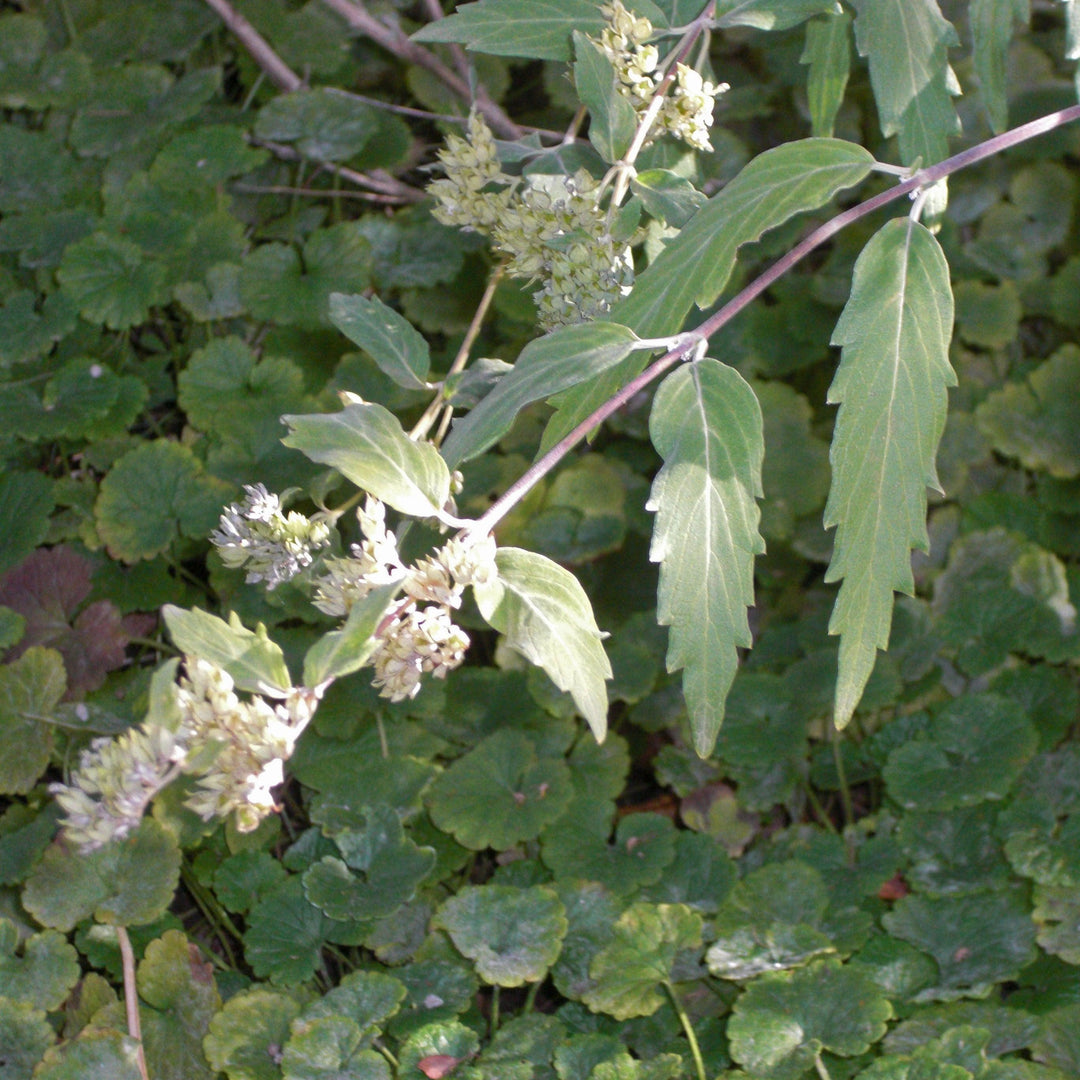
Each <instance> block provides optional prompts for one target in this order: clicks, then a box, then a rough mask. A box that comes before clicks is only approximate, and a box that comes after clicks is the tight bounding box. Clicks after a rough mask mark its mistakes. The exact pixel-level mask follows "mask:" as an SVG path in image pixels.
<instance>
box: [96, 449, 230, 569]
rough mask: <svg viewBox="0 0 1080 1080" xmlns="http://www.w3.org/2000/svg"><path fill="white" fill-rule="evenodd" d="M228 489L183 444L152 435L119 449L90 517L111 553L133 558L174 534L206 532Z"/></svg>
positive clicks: (156, 549)
mask: <svg viewBox="0 0 1080 1080" xmlns="http://www.w3.org/2000/svg"><path fill="white" fill-rule="evenodd" d="M232 491H233V487H232V485H231V484H227V483H225V482H224V481H222V480H218V479H216V478H215V477H212V476H209V475H208V474H207V473H206V472H205V470H204V469H203V466H202V464H201V463H200V462H199V460H198V458H196V457H195V455H194V454H193V453H192V451H191V450H190V449H189V448H188V447H186V446H181V445H180V444H179V443H175V442H171V441H169V440H167V439H155V440H153V441H151V442H143V443H140V444H139V445H138V446H136V447H135V449H133V450H132V451H130V452H129V453H127V454H125V455H124V456H123V457H122V458H120V459H119V461H117V462H116V464H115V465H114V466H113V468H112V470H111V471H110V472H109V475H108V476H106V477H105V479H104V480H102V482H101V488H100V490H99V493H98V499H97V502H96V503H95V504H94V520H95V522H96V524H97V529H98V532H99V534H100V536H101V538H102V539H103V540H104V541H105V544H106V546H107V547H108V549H109V553H110V554H111V555H112V556H113V557H114V558H116V559H120V560H122V561H124V562H128V563H133V562H138V561H139V560H140V559H152V558H154V556H156V555H160V554H161V553H162V552H164V551H167V550H168V549H169V547H170V546H171V545H172V543H173V542H174V541H175V540H177V539H178V538H180V537H203V536H206V535H207V534H208V533H209V532H210V530H211V528H213V526H214V525H215V524H216V522H217V518H218V515H219V514H220V512H221V507H222V504H223V503H224V502H226V501H227V500H228V497H229V495H230V494H231V492H232Z"/></svg>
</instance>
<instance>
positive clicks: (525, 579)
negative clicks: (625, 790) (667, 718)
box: [473, 548, 611, 739]
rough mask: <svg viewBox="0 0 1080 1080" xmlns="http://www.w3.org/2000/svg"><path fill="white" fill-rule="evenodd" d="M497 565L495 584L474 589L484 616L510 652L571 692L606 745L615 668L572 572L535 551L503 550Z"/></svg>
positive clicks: (590, 609)
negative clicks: (609, 692)
mask: <svg viewBox="0 0 1080 1080" xmlns="http://www.w3.org/2000/svg"><path fill="white" fill-rule="evenodd" d="M495 565H496V567H497V568H498V571H499V576H498V579H497V580H496V581H494V582H492V583H491V584H490V585H487V586H484V587H482V588H480V587H477V586H473V592H474V593H475V595H476V603H477V606H478V607H479V608H480V613H481V614H482V615H483V616H484V618H485V619H487V621H488V622H489V623H490V624H491V625H492V626H493V627H494V628H495V629H496V630H498V631H499V633H501V634H505V635H506V643H507V644H508V645H509V646H510V647H511V648H513V649H516V650H517V651H518V652H519V653H521V654H522V656H524V657H526V658H527V659H528V660H531V661H532V662H533V663H534V664H536V665H537V666H538V667H542V668H543V669H544V670H545V671H546V672H547V673H548V676H549V677H550V679H551V681H552V682H553V683H554V684H555V685H556V686H557V687H558V688H559V689H560V690H567V691H569V692H570V695H571V697H573V699H574V704H575V705H577V707H578V709H580V710H581V715H582V716H584V717H585V719H586V720H587V721H588V723H589V727H591V728H592V730H593V734H594V735H595V736H596V737H597V739H603V737H604V735H605V734H606V733H607V689H606V688H605V686H604V683H605V681H606V680H607V679H610V678H611V665H610V664H609V663H608V658H607V655H606V654H605V652H604V646H603V645H602V644H601V640H602V639H603V636H604V635H603V634H601V633H600V631H599V629H598V628H597V626H596V619H595V617H594V616H593V611H592V606H591V605H590V603H589V598H588V597H587V596H586V595H585V590H584V589H583V588H582V587H581V585H580V584H579V582H578V580H577V578H576V577H574V575H573V574H571V573H570V571H569V570H564V569H563V568H562V567H561V566H559V564H558V563H554V562H552V561H551V560H550V559H547V558H545V557H544V556H543V555H537V554H536V552H534V551H524V550H523V549H521V548H499V552H498V554H497V555H496V556H495Z"/></svg>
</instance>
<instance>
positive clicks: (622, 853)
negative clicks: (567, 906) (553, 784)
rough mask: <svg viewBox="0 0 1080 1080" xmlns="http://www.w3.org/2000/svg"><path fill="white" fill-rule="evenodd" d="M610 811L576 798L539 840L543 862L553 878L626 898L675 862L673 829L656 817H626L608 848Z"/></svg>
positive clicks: (596, 801)
mask: <svg viewBox="0 0 1080 1080" xmlns="http://www.w3.org/2000/svg"><path fill="white" fill-rule="evenodd" d="M612 814H613V807H612V805H611V804H610V803H606V802H603V801H602V800H599V799H593V798H587V797H585V798H583V797H581V796H579V797H578V798H576V799H575V800H574V802H573V803H571V804H570V807H569V809H568V810H567V812H566V813H565V814H564V815H563V816H562V817H561V818H560V819H559V820H558V821H556V822H555V824H554V825H550V826H548V828H547V829H545V830H544V833H543V835H542V837H541V845H542V847H541V853H542V857H543V860H544V862H545V863H546V864H547V865H548V866H550V867H551V869H552V870H553V871H554V873H555V877H556V880H558V879H568V880H569V879H577V878H581V879H585V880H589V881H598V882H600V884H602V885H604V886H606V887H607V888H609V889H610V890H611V891H612V892H613V893H617V894H619V895H626V894H628V893H632V892H633V891H634V890H635V889H637V888H639V887H640V886H642V885H652V884H654V883H655V882H657V881H659V880H660V878H661V877H663V874H664V870H665V869H666V868H667V867H668V866H670V865H671V863H672V861H673V860H674V858H675V836H676V832H675V826H674V825H673V824H672V822H671V820H670V819H669V818H666V817H664V816H662V815H661V814H643V813H638V814H627V815H626V816H625V817H623V818H622V819H621V820H620V821H619V824H618V827H617V828H616V830H615V836H614V839H613V840H612V841H611V842H610V843H609V842H608V837H609V835H610V833H611V818H612Z"/></svg>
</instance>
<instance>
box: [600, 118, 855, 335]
mask: <svg viewBox="0 0 1080 1080" xmlns="http://www.w3.org/2000/svg"><path fill="white" fill-rule="evenodd" d="M873 165H874V158H873V155H871V154H870V152H869V151H868V150H864V149H863V148H862V147H861V146H856V145H855V144H854V143H849V142H843V141H842V140H840V139H801V140H799V141H797V142H791V143H787V144H785V145H784V146H778V147H776V148H774V149H772V150H766V151H765V153H764V154H761V155H759V156H758V157H756V158H754V160H753V161H751V162H750V163H749V164H748V165H747V166H746V168H744V169H743V170H742V172H740V173H739V175H738V176H736V177H735V179H734V180H732V181H731V183H730V184H728V185H727V186H726V187H725V188H724V189H723V190H722V191H721V192H720V193H719V194H718V195H714V196H713V198H711V199H710V200H709V201H708V202H707V203H706V204H705V206H703V207H702V208H701V209H700V210H699V211H698V212H697V214H695V215H694V216H693V217H692V218H691V219H690V220H689V221H688V222H687V224H686V226H685V227H684V228H683V230H682V232H681V233H680V234H679V235H678V236H677V237H676V238H675V239H674V240H672V241H671V242H670V243H669V244H668V245H667V246H666V247H665V248H664V250H663V251H662V252H661V253H660V255H659V256H658V257H657V258H656V259H655V261H654V262H652V263H651V264H650V265H649V267H648V269H646V270H645V272H644V273H643V274H641V275H640V276H639V277H638V279H637V283H636V284H635V286H634V291H633V292H632V293H631V294H630V295H629V296H628V297H627V298H626V299H625V300H621V301H619V302H618V303H617V304H615V306H614V307H613V308H612V311H611V319H612V321H613V322H617V323H621V324H622V325H623V326H629V327H630V328H631V329H632V330H635V331H636V332H637V333H639V334H641V335H642V336H643V337H659V336H662V335H665V334H674V333H677V332H678V331H679V330H680V329H681V328H682V324H683V320H684V319H685V318H686V316H687V314H688V313H689V311H690V309H691V307H692V306H693V305H694V303H697V305H698V306H699V307H707V306H708V305H709V304H711V303H712V302H713V301H714V300H715V299H716V298H717V297H718V296H719V295H720V293H721V291H722V290H723V288H724V286H725V285H726V284H727V281H728V278H729V277H730V276H731V271H732V269H733V268H734V266H735V256H736V254H737V253H738V250H739V248H740V247H741V246H742V245H743V244H746V243H749V242H751V241H753V240H757V239H758V237H760V236H761V235H762V234H763V233H765V232H767V231H768V230H769V229H772V228H775V227H776V226H777V225H781V224H782V223H783V222H785V221H787V220H788V218H790V217H793V216H794V215H795V214H799V213H802V212H803V211H805V210H814V209H816V208H817V207H819V206H822V205H823V204H824V203H826V202H828V201H829V199H831V198H832V197H833V195H835V194H836V193H837V192H838V191H842V190H843V189H844V188H848V187H851V186H852V185H853V184H857V183H858V182H859V181H860V180H862V179H863V178H864V177H865V176H866V175H867V173H869V172H870V170H871V168H872V167H873Z"/></svg>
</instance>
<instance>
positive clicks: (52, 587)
mask: <svg viewBox="0 0 1080 1080" xmlns="http://www.w3.org/2000/svg"><path fill="white" fill-rule="evenodd" d="M91 570H92V568H91V565H90V562H89V560H87V559H85V558H83V556H82V555H80V554H79V553H78V552H77V551H74V550H72V549H71V548H69V547H65V546H62V545H61V546H59V547H55V548H39V549H38V550H37V551H34V552H32V553H31V554H30V555H29V556H27V558H25V559H24V560H23V561H22V562H21V563H20V564H19V565H18V566H15V567H13V568H12V569H11V570H9V571H8V572H7V573H6V574H4V575H3V577H2V578H0V604H3V605H5V606H7V607H9V608H11V609H12V610H14V611H17V612H18V613H19V614H20V615H22V616H23V618H25V619H26V632H25V634H24V635H23V637H22V639H21V640H20V642H19V644H18V646H16V648H15V649H13V650H12V651H11V652H10V653H9V654H8V656H7V659H8V660H12V659H15V658H17V657H19V656H21V655H22V654H23V653H24V652H25V651H26V650H27V649H28V648H30V647H31V646H32V645H48V646H49V647H50V648H53V649H56V651H57V652H59V653H60V655H61V656H62V657H63V658H64V668H65V669H66V671H67V678H68V688H67V695H66V696H67V697H68V698H69V699H70V698H79V697H82V696H83V695H84V694H86V693H88V692H89V691H91V690H96V689H97V688H98V687H99V686H101V684H102V683H103V682H104V681H105V676H106V674H107V673H108V672H110V671H112V670H113V669H115V668H118V667H120V666H121V665H122V664H123V663H124V650H125V649H126V647H127V643H128V639H129V637H130V636H131V635H132V634H139V633H143V632H145V630H146V629H148V626H147V620H148V619H149V623H150V625H152V622H153V620H152V618H150V617H148V616H136V617H129V618H127V619H125V618H123V617H122V616H121V614H120V611H119V610H118V609H117V607H116V606H115V605H114V604H113V603H112V601H110V600H99V601H96V602H95V603H93V604H90V605H89V607H87V608H85V609H84V610H82V611H81V612H79V607H80V605H81V604H82V602H83V601H84V600H85V599H86V597H87V596H88V595H89V593H90V576H91ZM77 612H78V614H76V613H77Z"/></svg>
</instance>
